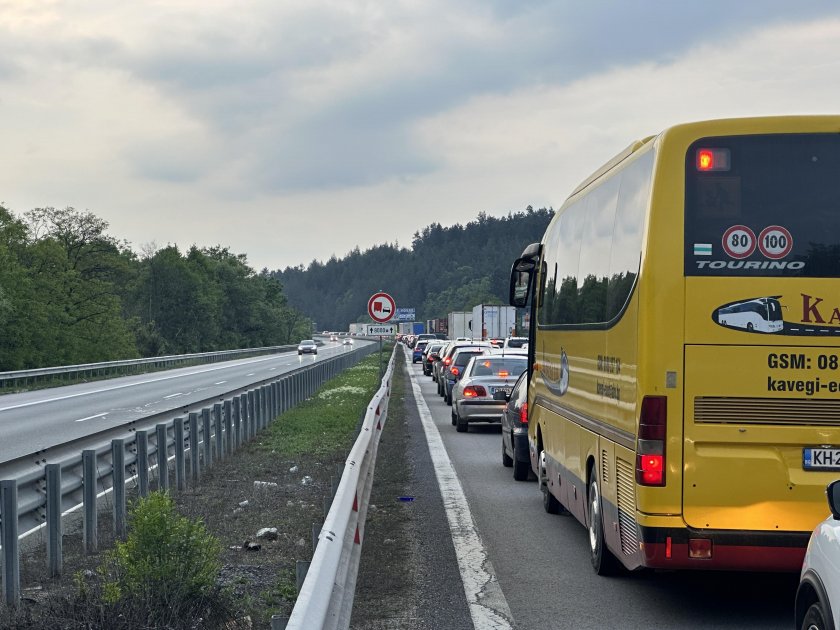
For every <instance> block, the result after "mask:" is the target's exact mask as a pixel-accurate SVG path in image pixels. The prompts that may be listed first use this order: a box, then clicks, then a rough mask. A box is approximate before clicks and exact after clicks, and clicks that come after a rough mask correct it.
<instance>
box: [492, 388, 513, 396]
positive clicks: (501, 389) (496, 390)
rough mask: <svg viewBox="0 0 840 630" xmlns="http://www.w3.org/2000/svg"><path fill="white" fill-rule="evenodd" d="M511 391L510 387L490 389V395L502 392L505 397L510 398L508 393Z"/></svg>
mask: <svg viewBox="0 0 840 630" xmlns="http://www.w3.org/2000/svg"><path fill="white" fill-rule="evenodd" d="M511 391H513V388H512V387H491V388H490V394H491V395H492V394H495V393H496V392H504V393H505V394H506V395H508V396H510V392H511Z"/></svg>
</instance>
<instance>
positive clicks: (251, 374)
mask: <svg viewBox="0 0 840 630" xmlns="http://www.w3.org/2000/svg"><path fill="white" fill-rule="evenodd" d="M253 375H254V373H253V372H251V373H250V374H246V375H245V376H253Z"/></svg>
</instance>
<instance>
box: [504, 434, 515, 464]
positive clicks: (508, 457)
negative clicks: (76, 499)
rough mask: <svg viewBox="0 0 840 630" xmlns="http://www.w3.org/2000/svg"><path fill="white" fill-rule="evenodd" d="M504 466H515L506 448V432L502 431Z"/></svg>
mask: <svg viewBox="0 0 840 630" xmlns="http://www.w3.org/2000/svg"><path fill="white" fill-rule="evenodd" d="M502 466H504V467H505V468H510V467H511V466H513V458H512V457H511V456H510V455H508V454H507V451H506V450H505V434H504V432H503V433H502Z"/></svg>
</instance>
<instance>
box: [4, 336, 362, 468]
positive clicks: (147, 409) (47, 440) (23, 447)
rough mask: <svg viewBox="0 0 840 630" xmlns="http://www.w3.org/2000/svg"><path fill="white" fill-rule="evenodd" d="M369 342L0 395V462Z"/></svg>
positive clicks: (182, 408)
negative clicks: (312, 351) (315, 353)
mask: <svg viewBox="0 0 840 630" xmlns="http://www.w3.org/2000/svg"><path fill="white" fill-rule="evenodd" d="M365 343H370V342H365V341H361V340H354V346H344V345H342V344H341V342H329V341H326V342H325V343H324V345H323V346H321V347H319V350H318V354H317V355H312V354H304V355H300V356H299V355H298V354H297V351H293V352H284V353H281V354H275V355H267V356H259V357H252V358H248V359H237V360H234V361H226V362H223V363H214V364H209V365H207V364H205V365H199V366H194V367H187V368H178V369H175V370H167V371H162V372H153V373H148V374H141V375H135V376H126V377H121V378H114V379H108V380H100V381H95V382H90V383H82V384H77V385H69V386H66V387H57V388H52V389H42V390H37V391H31V392H25V393H20V394H7V395H4V396H0V464H2V463H4V462H8V461H10V460H14V459H16V458H19V457H22V456H24V455H29V454H32V453H36V452H38V451H40V450H43V449H46V448H50V447H53V446H56V445H59V444H63V443H66V442H68V441H71V440H75V439H78V438H82V437H85V436H87V435H91V434H94V433H98V432H100V431H104V430H108V429H113V428H116V427H120V426H122V425H126V424H129V423H131V422H134V421H136V420H139V419H142V418H148V417H150V416H156V415H160V414H172V415H175V414H178V413H186V411H187V410H189V409H190V408H192V407H196V406H198V405H199V404H200V403H204V404H205V405H206V404H207V403H206V401H208V400H213V399H215V398H219V399H221V398H224V396H225V394H227V393H228V392H232V391H236V390H238V389H241V388H247V387H249V386H250V385H252V384H254V383H258V382H260V381H263V380H266V379H271V378H273V377H275V376H278V375H281V374H284V373H286V372H289V371H292V370H295V369H297V368H300V367H305V366H307V365H311V364H313V363H315V362H317V361H323V360H325V359H328V358H330V357H334V356H336V355H339V354H341V353H343V352H349V351H350V350H351V349H352V348H353V347H358V346H359V345H360V344H365Z"/></svg>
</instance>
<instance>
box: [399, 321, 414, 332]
mask: <svg viewBox="0 0 840 630" xmlns="http://www.w3.org/2000/svg"><path fill="white" fill-rule="evenodd" d="M397 325H398V326H399V330H398V331H397V332H399V333H400V334H401V335H410V334H411V330H412V324H411V322H398V324H397Z"/></svg>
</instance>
